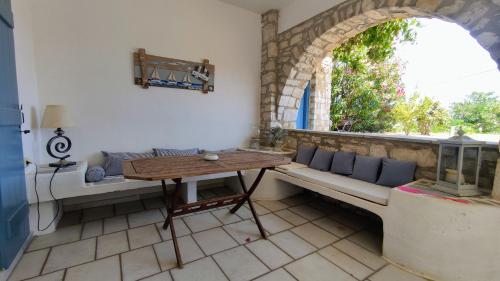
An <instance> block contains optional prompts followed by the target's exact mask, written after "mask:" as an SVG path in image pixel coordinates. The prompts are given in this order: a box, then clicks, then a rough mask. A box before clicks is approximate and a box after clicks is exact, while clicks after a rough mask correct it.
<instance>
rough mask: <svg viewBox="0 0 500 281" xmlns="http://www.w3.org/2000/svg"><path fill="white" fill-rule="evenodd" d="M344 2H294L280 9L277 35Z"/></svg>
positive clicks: (324, 0)
mask: <svg viewBox="0 0 500 281" xmlns="http://www.w3.org/2000/svg"><path fill="white" fill-rule="evenodd" d="M341 2H344V0H296V1H293V2H292V3H290V4H289V5H287V6H285V7H283V8H282V9H280V20H279V22H278V33H281V32H283V31H285V30H287V29H289V28H291V27H293V26H295V25H297V24H299V23H301V22H303V21H305V20H307V19H309V18H311V17H313V16H315V15H317V14H319V13H321V12H324V11H325V10H328V9H330V8H332V7H334V6H336V5H337V4H339V3H341Z"/></svg>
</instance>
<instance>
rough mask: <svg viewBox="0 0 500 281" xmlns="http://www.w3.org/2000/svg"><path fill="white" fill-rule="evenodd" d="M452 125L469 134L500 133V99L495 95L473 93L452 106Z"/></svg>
mask: <svg viewBox="0 0 500 281" xmlns="http://www.w3.org/2000/svg"><path fill="white" fill-rule="evenodd" d="M451 111H452V117H453V121H452V124H453V125H455V126H462V127H463V128H464V130H465V131H467V132H479V133H492V132H493V133H498V132H500V99H499V98H498V97H497V96H495V94H494V93H484V92H473V93H472V94H470V95H468V96H467V97H466V99H465V101H463V102H458V103H454V104H453V105H452V109H451Z"/></svg>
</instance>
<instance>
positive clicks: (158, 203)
mask: <svg viewBox="0 0 500 281" xmlns="http://www.w3.org/2000/svg"><path fill="white" fill-rule="evenodd" d="M142 202H143V203H144V206H145V207H146V210H151V209H160V208H163V207H165V203H163V200H162V199H161V197H153V198H146V199H143V200H142Z"/></svg>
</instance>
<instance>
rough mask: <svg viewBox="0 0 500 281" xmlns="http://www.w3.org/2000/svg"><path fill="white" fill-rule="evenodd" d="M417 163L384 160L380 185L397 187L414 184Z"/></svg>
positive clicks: (378, 182) (379, 180)
mask: <svg viewBox="0 0 500 281" xmlns="http://www.w3.org/2000/svg"><path fill="white" fill-rule="evenodd" d="M416 167H417V165H416V163H415V162H406V161H398V160H392V159H387V158H384V160H383V161H382V173H381V174H380V178H379V179H378V181H377V184H378V185H383V186H388V187H396V186H401V185H403V184H406V183H409V182H412V181H413V179H414V178H415V168H416Z"/></svg>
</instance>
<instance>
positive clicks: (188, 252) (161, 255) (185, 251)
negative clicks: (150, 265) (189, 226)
mask: <svg viewBox="0 0 500 281" xmlns="http://www.w3.org/2000/svg"><path fill="white" fill-rule="evenodd" d="M177 242H178V243H179V250H180V251H181V257H182V262H183V263H188V262H191V261H194V260H197V259H199V258H202V257H204V256H205V255H204V254H203V252H202V251H201V249H200V247H198V245H196V242H194V240H193V238H191V236H184V237H181V238H179V239H177ZM153 247H154V249H155V252H156V255H157V256H158V261H159V262H160V266H161V270H162V271H165V270H168V269H171V268H174V267H176V266H177V259H176V258H175V251H174V244H173V242H172V240H169V241H166V242H162V243H159V244H155V245H153Z"/></svg>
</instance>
